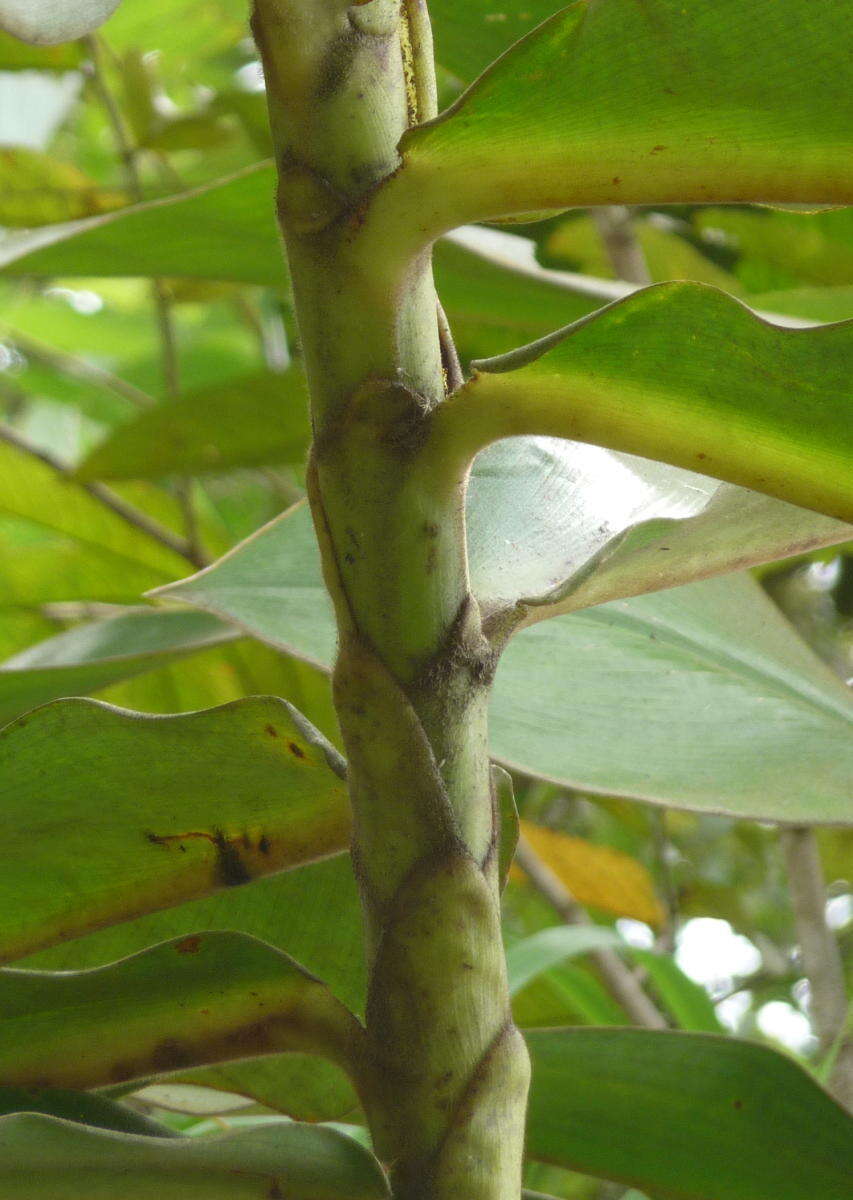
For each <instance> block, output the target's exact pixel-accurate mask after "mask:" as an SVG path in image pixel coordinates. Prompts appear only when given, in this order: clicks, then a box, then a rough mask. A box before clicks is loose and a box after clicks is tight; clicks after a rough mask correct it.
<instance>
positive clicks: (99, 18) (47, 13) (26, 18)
mask: <svg viewBox="0 0 853 1200" xmlns="http://www.w3.org/2000/svg"><path fill="white" fill-rule="evenodd" d="M118 4H119V0H59V3H57V0H0V28H3V29H5V30H6V31H7V33H11V34H13V35H14V36H15V37H18V38H20V39H21V40H22V41H24V42H34V43H35V44H36V45H40V46H50V45H58V44H59V43H60V42H70V41H72V40H73V39H74V38H79V37H82V36H83V35H84V34H86V33H91V32H92V30H93V29H97V28H98V26H99V25H102V24H103V23H104V21H106V19H107V17H108V16H109V15H110V14H111V13H112V12H113V11H114V10H115V9H116V8H117V6H118Z"/></svg>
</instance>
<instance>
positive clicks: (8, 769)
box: [0, 697, 350, 961]
mask: <svg viewBox="0 0 853 1200" xmlns="http://www.w3.org/2000/svg"><path fill="white" fill-rule="evenodd" d="M0 747H2V754H3V760H4V779H5V781H6V783H7V788H8V790H7V796H8V799H7V801H6V805H5V811H6V816H7V818H8V820H9V823H10V827H11V828H12V829H13V830H14V831H15V832H14V836H13V837H12V838H11V839H9V840H7V842H6V844H5V847H4V852H3V858H4V867H3V872H2V883H1V884H0V888H2V895H3V897H4V901H3V903H2V904H0V930H2V936H1V937H0V942H2V947H3V957H4V958H5V960H6V961H9V960H10V959H14V958H16V957H20V956H21V955H23V954H25V953H28V952H31V951H33V950H36V949H38V948H40V947H42V946H45V945H51V944H52V943H54V942H55V941H57V940H62V939H64V938H68V937H74V936H78V935H79V934H81V933H84V932H86V931H87V930H89V929H93V928H98V927H99V926H101V925H103V924H105V923H110V922H113V921H117V920H126V919H128V918H129V917H132V916H136V915H138V914H140V913H144V912H149V911H151V910H152V909H157V908H163V907H167V906H169V905H172V904H177V903H180V902H181V901H182V900H187V899H189V898H191V897H194V896H200V895H205V894H207V893H209V892H210V891H211V890H214V889H216V888H218V887H223V886H225V887H227V886H230V885H234V884H237V883H243V882H246V881H247V880H249V879H250V878H252V877H253V876H256V875H262V874H267V873H268V872H270V871H277V870H282V869H284V868H286V867H287V866H293V865H296V864H298V863H300V862H306V861H311V860H312V859H316V858H321V857H323V856H325V855H329V854H333V853H336V852H338V851H340V850H341V849H343V848H344V847H345V846H346V845H348V839H349V821H350V818H349V810H348V805H347V802H346V796H345V791H344V788H343V785H342V784H341V782H340V779H339V778H337V777H336V776H335V774H334V773H333V772H332V770H331V769H330V766H329V762H330V761H333V760H334V761H336V762H337V761H339V760H338V759H337V756H336V752H335V751H333V750H332V749H331V747H329V746H328V743H325V742H324V739H322V737H321V735H320V734H318V733H317V731H316V730H312V728H311V727H310V726H308V725H307V723H306V722H305V721H304V719H302V718H300V717H299V714H298V713H297V712H296V710H295V709H292V708H291V706H289V705H287V704H286V703H285V702H284V701H280V700H276V699H274V698H260V697H259V698H255V699H252V700H245V701H238V702H235V703H232V704H226V705H223V706H222V707H220V708H218V709H216V708H215V709H209V710H206V711H203V712H198V713H187V714H181V715H179V716H175V717H148V716H144V715H142V714H139V713H129V712H127V711H124V710H120V709H113V708H111V707H110V706H109V705H105V704H101V703H99V702H98V701H93V700H66V701H58V702H55V703H53V704H50V705H48V706H46V707H44V708H41V709H37V710H36V711H35V712H33V713H30V714H28V715H27V716H25V717H22V718H20V719H19V720H17V721H16V722H14V723H13V724H11V725H8V726H7V727H6V728H5V729H4V730H3V731H2V733H0ZM142 813H144V814H145V815H144V817H143V816H141V815H140V814H142ZM105 862H110V863H111V864H112V866H111V868H110V870H109V871H108V872H106V874H105V871H104V865H103V864H104V863H105ZM45 879H52V880H54V881H55V883H54V885H53V886H51V887H50V888H47V887H45V885H44V881H45Z"/></svg>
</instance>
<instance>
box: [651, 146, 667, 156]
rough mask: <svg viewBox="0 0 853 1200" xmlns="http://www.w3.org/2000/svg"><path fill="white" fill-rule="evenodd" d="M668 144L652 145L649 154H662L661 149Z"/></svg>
mask: <svg viewBox="0 0 853 1200" xmlns="http://www.w3.org/2000/svg"><path fill="white" fill-rule="evenodd" d="M665 149H666V146H652V148H651V150H650V151H649V154H660V152H661V150H665Z"/></svg>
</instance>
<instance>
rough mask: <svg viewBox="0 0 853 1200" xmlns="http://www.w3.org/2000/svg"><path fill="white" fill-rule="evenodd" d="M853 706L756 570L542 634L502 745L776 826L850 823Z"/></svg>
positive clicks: (509, 680)
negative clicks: (765, 588) (756, 576)
mask: <svg viewBox="0 0 853 1200" xmlns="http://www.w3.org/2000/svg"><path fill="white" fill-rule="evenodd" d="M851 718H853V705H851V700H850V696H849V694H848V692H847V690H846V689H845V688H844V687H843V685H842V684H841V683H840V682H839V681H838V680H837V678H836V677H835V676H833V675H832V674H831V672H830V671H829V669H828V668H826V667H825V666H824V664H823V663H821V662H820V661H819V660H818V659H817V658H816V657H815V656H814V655H813V654H812V652H811V651H810V650H809V649H808V648H807V647H806V645H805V644H804V643H803V642H802V641H801V640H800V639H799V638H798V637H796V636H795V635H794V634H793V631H792V629H791V627H790V625H789V624H788V623H787V621H785V619H784V618H783V617H782V616H780V614H779V612H778V610H777V609H776V607H775V605H773V603H772V602H771V601H770V600H768V599H767V597H766V596H765V595H764V593H763V592H762V591H761V589H760V588H759V587H758V585H757V584H755V583H754V582H753V581H752V580H751V579H750V578H749V577H748V576H745V575H734V576H730V577H729V578H725V579H714V580H708V581H706V582H702V583H695V584H690V585H689V586H687V587H682V588H676V589H673V590H671V591H666V592H660V593H657V594H655V595H650V596H641V597H638V598H636V599H632V600H624V601H617V602H615V603H611V604H607V605H603V606H601V607H599V608H593V609H588V610H586V611H584V612H580V613H573V614H571V615H569V616H562V617H557V618H556V619H555V620H553V621H547V622H543V623H542V624H539V625H536V626H535V627H533V628H531V629H527V630H525V631H524V632H522V633H521V634H519V635H518V637H516V638H515V639H514V640H513V641H511V642H510V644H509V646H508V647H507V649H506V651H505V652H504V654H503V657H502V659H501V664H500V667H499V669H498V674H497V679H496V683H495V692H494V696H493V700H492V708H491V736H492V747H493V751H494V753H495V754H496V755H497V757H499V758H501V759H502V760H503V761H505V762H507V763H509V764H510V765H512V766H513V767H515V768H517V769H519V770H521V771H523V772H526V773H530V774H533V775H540V776H544V777H545V778H549V779H553V780H555V781H556V782H559V783H562V784H565V785H567V786H571V787H577V788H579V789H580V790H588V791H591V792H598V793H602V794H605V795H607V794H611V795H612V794H617V795H622V796H626V797H629V798H635V799H641V800H651V801H656V802H659V803H663V804H668V805H672V806H675V807H680V808H688V809H695V810H698V811H704V812H725V813H729V814H732V815H734V816H739V817H753V818H760V819H764V820H769V821H773V820H776V821H788V822H799V821H802V822H804V823H806V822H814V823H833V822H837V823H849V822H850V819H851V813H850V803H849V790H850V789H849V780H850V777H851V772H853V739H851V737H850V732H849V730H850V722H851Z"/></svg>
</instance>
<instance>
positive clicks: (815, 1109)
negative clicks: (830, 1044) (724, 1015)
mask: <svg viewBox="0 0 853 1200" xmlns="http://www.w3.org/2000/svg"><path fill="white" fill-rule="evenodd" d="M526 1036H527V1041H528V1045H529V1048H530V1053H531V1057H532V1060H533V1086H532V1091H531V1100H530V1111H529V1116H528V1153H529V1154H530V1155H531V1156H532V1157H533V1158H539V1159H545V1160H546V1161H549V1162H553V1163H557V1164H560V1165H563V1166H568V1167H572V1168H573V1169H575V1170H579V1171H583V1172H584V1173H586V1174H589V1175H598V1176H604V1177H605V1178H608V1179H618V1180H620V1181H621V1182H624V1183H628V1184H634V1185H636V1186H638V1187H642V1188H644V1189H647V1190H649V1191H651V1192H653V1193H655V1194H657V1193H658V1192H663V1193H664V1194H665V1195H666V1196H668V1197H672V1200H768V1197H770V1196H772V1197H773V1200H841V1197H842V1196H844V1195H846V1193H847V1191H848V1190H849V1182H850V1178H851V1172H853V1121H851V1119H850V1117H849V1116H848V1115H847V1114H846V1113H845V1112H844V1111H843V1110H842V1109H841V1108H839V1106H838V1105H837V1104H836V1103H835V1102H834V1101H833V1100H832V1099H831V1098H830V1097H829V1096H828V1095H827V1094H826V1093H825V1092H824V1091H822V1090H821V1089H820V1088H819V1087H818V1085H817V1084H816V1083H815V1082H814V1081H813V1080H812V1079H811V1077H810V1076H809V1075H807V1074H806V1073H805V1072H804V1071H802V1070H801V1069H800V1068H799V1067H797V1066H796V1065H795V1064H794V1063H793V1062H792V1061H791V1060H790V1059H788V1058H786V1057H784V1056H783V1055H781V1054H777V1053H775V1052H774V1051H772V1050H768V1049H767V1048H765V1047H763V1046H758V1045H754V1044H752V1043H749V1042H742V1041H737V1040H735V1039H733V1038H720V1037H714V1036H710V1035H707V1034H704V1035H703V1034H686V1033H669V1032H667V1033H661V1032H652V1031H648V1030H637V1029H614V1030H606V1031H605V1030H598V1029H560V1030H549V1031H541V1032H540V1031H536V1032H530V1033H528V1034H527V1035H526Z"/></svg>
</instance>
